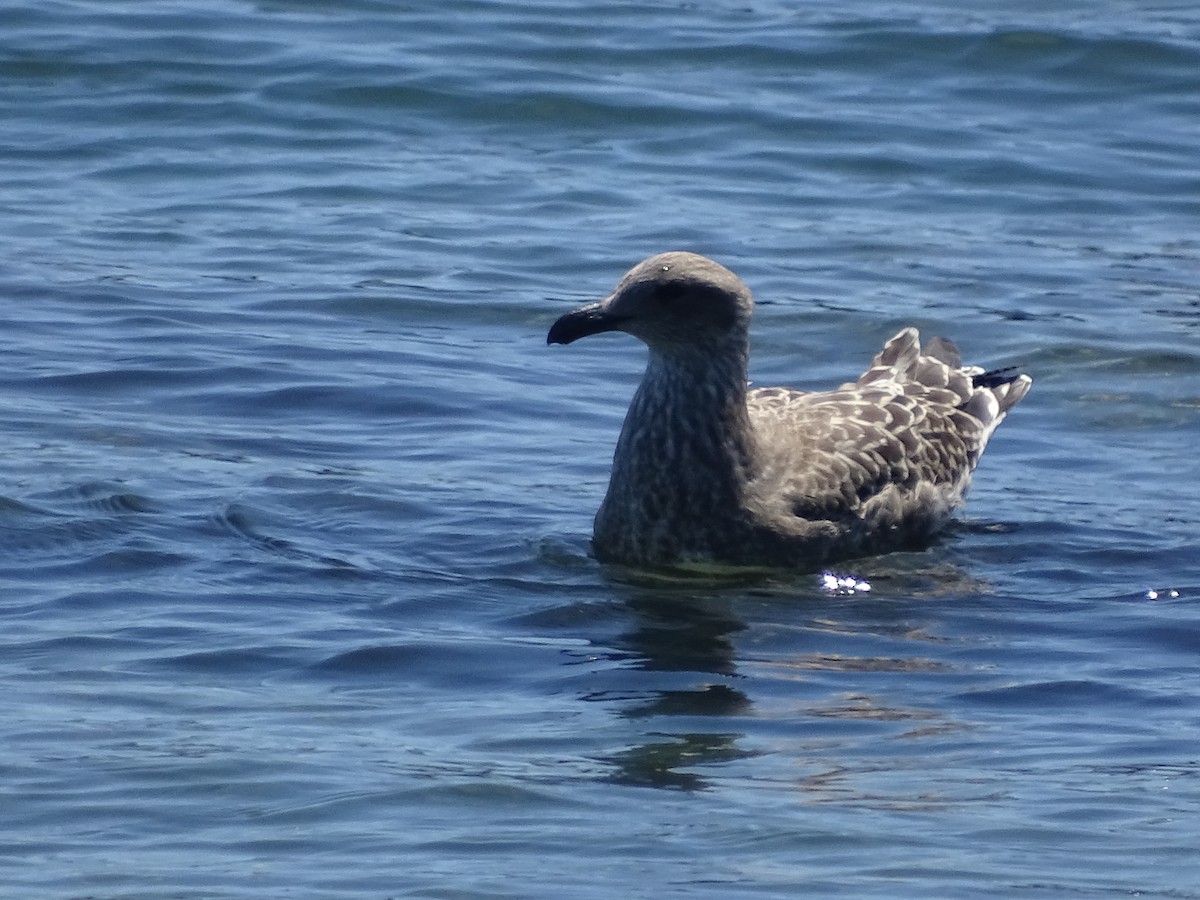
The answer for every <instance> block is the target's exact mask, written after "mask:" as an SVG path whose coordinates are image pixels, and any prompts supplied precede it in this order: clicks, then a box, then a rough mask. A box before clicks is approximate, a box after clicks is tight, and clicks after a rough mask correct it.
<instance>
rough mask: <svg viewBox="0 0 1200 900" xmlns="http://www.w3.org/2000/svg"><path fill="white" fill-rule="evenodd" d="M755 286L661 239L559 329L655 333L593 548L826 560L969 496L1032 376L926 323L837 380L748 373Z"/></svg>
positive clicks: (921, 531)
mask: <svg viewBox="0 0 1200 900" xmlns="http://www.w3.org/2000/svg"><path fill="white" fill-rule="evenodd" d="M753 309H754V301H753V299H752V298H751V296H750V289H749V288H748V287H746V285H745V283H744V282H743V281H742V280H741V279H740V278H738V277H737V276H736V275H734V274H733V272H731V271H729V270H728V269H726V268H725V267H724V266H722V265H720V264H719V263H716V262H713V261H712V260H711V259H707V258H706V257H703V256H699V255H697V254H695V253H684V252H671V253H662V254H659V255H658V256H652V257H650V258H649V259H647V260H645V261H644V262H642V263H639V264H638V265H636V266H634V267H633V268H632V269H630V270H629V272H628V273H626V275H625V277H624V278H622V279H621V281H620V282H619V283H618V284H617V286H616V289H615V290H614V291H613V292H612V294H610V295H609V296H608V297H607V298H606V299H604V300H601V301H600V302H599V303H592V304H590V305H588V306H583V307H580V308H579V309H576V310H574V311H572V312H569V313H567V314H566V315H564V316H563V317H562V318H560V319H559V320H558V321H557V322H555V323H554V325H553V327H551V329H550V333H549V335H547V337H546V342H547V343H550V344H569V343H571V342H572V341H575V340H577V339H579V338H581V337H586V336H588V335H592V334H599V333H601V332H605V331H624V332H627V333H629V334H632V335H633V336H634V337H637V338H640V339H641V340H642V341H644V342H645V343H646V345H647V346H648V347H649V348H650V356H649V360H648V362H647V364H646V372H645V374H644V375H643V376H642V383H641V385H640V386H639V387H638V389H637V393H636V394H635V395H634V397H633V402H632V403H631V405H630V407H629V412H628V414H627V415H626V417H625V424H624V426H622V428H621V436H620V438H619V439H618V440H617V447H616V452H615V453H614V454H613V466H612V478H611V480H610V481H609V485H608V493H607V494H606V495H605V497H604V502H603V503H602V504H601V505H600V511H599V512H598V513H597V514H596V523H595V532H594V535H593V542H592V544H593V549H594V551H595V554H596V557H597V558H598V559H600V560H602V561H608V562H621V563H626V564H630V565H672V564H676V565H677V564H687V563H726V564H733V565H765V566H789V567H817V566H820V565H823V564H825V563H827V562H830V561H832V560H835V559H839V558H848V557H854V556H863V555H868V554H875V553H882V552H886V551H888V550H893V549H898V548H902V547H912V546H920V545H921V544H923V543H925V542H927V541H928V540H929V539H930V538H931V537H932V536H933V535H934V533H935V532H936V531H937V530H938V529H939V528H941V527H942V526H943V525H944V524H945V523H946V522H947V520H948V519H949V518H950V515H951V514H952V512H953V511H954V510H955V509H956V508H957V507H958V506H960V505H961V504H962V501H963V495H964V493H965V492H966V489H967V487H968V485H969V484H970V481H971V472H972V470H974V468H975V465H976V463H978V462H979V457H980V455H981V454H982V453H983V450H984V447H986V446H987V442H988V438H989V437H991V434H992V432H993V431H995V429H996V426H998V425H999V424H1000V422H1001V420H1002V419H1003V418H1004V416H1005V414H1006V413H1007V412H1008V411H1009V410H1010V409H1011V408H1012V407H1013V406H1015V405H1016V404H1017V403H1018V402H1019V401H1020V400H1021V398H1022V397H1024V396H1025V393H1026V392H1027V391H1028V390H1029V386H1030V384H1031V383H1032V382H1031V380H1030V378H1029V377H1028V376H1027V375H1018V374H1014V373H1012V372H1011V371H1008V370H1002V371H997V372H985V371H984V370H983V369H982V368H979V367H977V366H966V367H964V366H963V365H962V360H961V358H960V356H959V353H958V350H957V349H956V348H955V346H954V345H953V344H952V343H950V342H949V341H947V340H945V339H943V338H934V339H933V340H931V341H929V342H928V343H927V344H926V345H925V349H924V350H922V349H921V346H920V343H919V336H918V334H917V330H916V329H915V328H905V329H904V330H903V331H901V332H900V333H899V334H897V335H896V336H895V337H893V338H892V339H891V340H889V341H888V342H887V343H886V344H885V345H884V347H883V350H881V351H880V353H879V355H878V356H876V357H875V359H874V361H873V362H872V363H871V367H870V368H869V369H867V371H866V372H865V373H863V374H862V375H861V376H860V377H859V378H858V380H857V381H852V382H848V383H847V384H844V385H842V386H841V387H839V388H836V389H835V390H832V391H823V392H804V391H796V390H791V389H789V388H759V389H757V390H749V388H748V386H747V382H746V371H747V362H748V359H749V355H750V351H749V325H750V316H751V313H752V312H753Z"/></svg>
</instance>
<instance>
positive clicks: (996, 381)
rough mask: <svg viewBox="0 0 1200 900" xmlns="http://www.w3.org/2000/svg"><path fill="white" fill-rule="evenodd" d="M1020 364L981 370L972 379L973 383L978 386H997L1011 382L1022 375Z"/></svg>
mask: <svg viewBox="0 0 1200 900" xmlns="http://www.w3.org/2000/svg"><path fill="white" fill-rule="evenodd" d="M1021 374H1022V373H1021V367H1020V366H1005V367H1004V368H1003V369H992V370H991V371H990V372H981V373H980V374H978V375H976V376H974V377H973V378H972V379H971V384H973V385H974V386H975V387H978V388H996V387H1000V385H1002V384H1011V383H1012V382H1014V381H1016V380H1017V379H1018V378H1020V377H1021Z"/></svg>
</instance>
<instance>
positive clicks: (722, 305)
mask: <svg viewBox="0 0 1200 900" xmlns="http://www.w3.org/2000/svg"><path fill="white" fill-rule="evenodd" d="M753 310H754V300H753V299H752V298H751V296H750V289H749V288H748V287H746V284H745V282H743V281H742V279H740V278H738V277H737V276H736V275H734V274H733V273H732V272H731V271H729V270H728V269H727V268H725V267H724V266H723V265H721V264H720V263H716V262H713V261H712V260H711V259H708V258H707V257H704V256H700V255H699V254H697V253H686V252H683V251H672V252H670V253H660V254H658V255H657V256H652V257H650V258H649V259H647V260H644V261H642V262H640V263H638V264H637V265H636V266H634V267H633V268H632V269H630V270H629V271H628V272H626V273H625V277H624V278H622V279H621V280H620V281H619V282H618V283H617V286H616V288H615V289H614V290H613V292H612V293H611V294H610V295H609V296H608V297H606V298H605V299H603V300H601V301H600V302H599V303H591V304H588V305H587V306H582V307H580V308H579V309H576V310H572V311H571V312H569V313H567V314H566V315H564V316H563V317H562V318H560V319H559V320H558V321H557V322H555V323H554V325H553V326H552V327H551V328H550V333H549V334H548V335H547V336H546V343H548V344H569V343H571V342H572V341H576V340H579V338H582V337H587V336H588V335H590V334H600V333H601V332H605V331H625V332H628V333H629V334H632V335H633V336H634V337H637V338H640V339H641V340H642V341H644V342H645V343H646V344H648V345H649V346H650V348H651V349H652V350H658V351H661V352H666V353H669V352H672V351H686V350H699V351H701V352H703V351H706V350H708V349H709V348H713V347H717V346H720V345H724V344H727V343H729V342H730V341H733V342H736V343H738V344H739V345H744V344H745V340H746V333H747V331H748V329H749V327H750V315H751V313H752V312H753Z"/></svg>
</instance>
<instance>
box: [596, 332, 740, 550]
mask: <svg viewBox="0 0 1200 900" xmlns="http://www.w3.org/2000/svg"><path fill="white" fill-rule="evenodd" d="M746 364H747V351H746V349H745V343H744V341H743V343H742V345H741V347H740V348H739V347H736V346H735V347H730V346H714V347H707V348H703V349H698V348H697V349H695V350H692V349H690V348H689V351H687V352H662V351H659V350H655V349H653V348H652V349H651V351H650V358H649V361H648V362H647V365H646V372H645V374H644V375H643V376H642V382H641V384H640V385H639V387H638V389H637V393H636V394H635V395H634V398H633V402H632V403H631V404H630V407H629V413H628V414H627V415H626V417H625V424H624V425H623V426H622V428H621V436H620V438H619V439H618V441H617V447H616V452H615V453H614V455H613V471H612V479H611V481H610V482H609V487H608V493H607V495H606V496H605V499H604V503H603V504H602V506H601V508H600V512H599V513H598V514H597V517H596V547H597V552H598V553H599V554H603V553H604V550H605V545H610V546H611V545H617V544H619V545H620V546H621V547H624V548H633V547H634V546H635V545H636V546H640V547H641V548H643V549H645V548H648V547H649V548H652V547H653V546H654V545H655V542H656V541H658V542H662V541H664V540H676V541H678V540H681V539H683V540H686V536H687V533H688V532H689V530H691V529H694V530H695V531H696V532H697V533H701V532H704V531H705V530H706V526H707V525H708V524H709V523H711V522H714V521H733V520H737V519H739V517H740V513H741V510H742V508H743V502H744V498H745V488H746V484H747V482H748V481H749V479H750V477H751V476H752V470H753V466H754V454H755V447H754V435H753V432H752V431H751V427H750V419H749V415H748V413H747V411H746Z"/></svg>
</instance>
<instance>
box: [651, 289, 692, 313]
mask: <svg viewBox="0 0 1200 900" xmlns="http://www.w3.org/2000/svg"><path fill="white" fill-rule="evenodd" d="M684 293H686V288H685V287H684V286H683V285H682V284H664V285H660V286H659V288H658V289H657V290H656V291H655V292H654V300H655V302H656V303H657V304H658V305H659V306H664V307H667V308H668V309H670V308H672V307H675V306H678V305H679V301H680V300H682V299H683V295H684Z"/></svg>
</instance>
